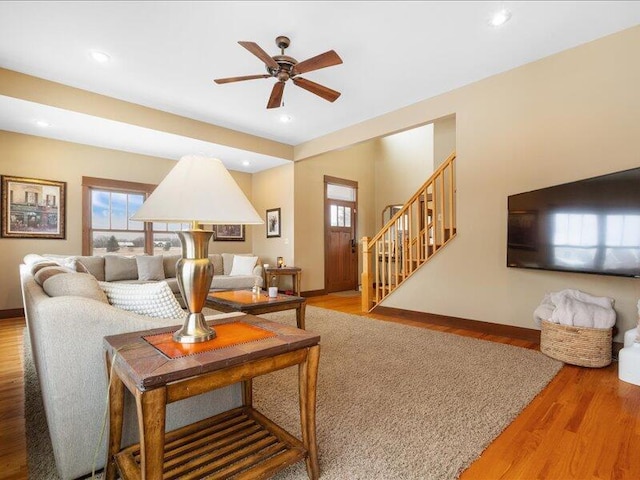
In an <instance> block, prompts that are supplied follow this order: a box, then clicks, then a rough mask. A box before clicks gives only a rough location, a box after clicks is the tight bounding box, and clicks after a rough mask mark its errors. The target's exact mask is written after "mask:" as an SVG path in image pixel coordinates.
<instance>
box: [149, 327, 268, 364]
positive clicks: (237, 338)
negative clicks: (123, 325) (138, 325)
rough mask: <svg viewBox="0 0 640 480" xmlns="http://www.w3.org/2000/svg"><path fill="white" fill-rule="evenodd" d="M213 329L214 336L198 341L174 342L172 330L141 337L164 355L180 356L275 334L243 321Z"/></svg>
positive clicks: (252, 340)
mask: <svg viewBox="0 0 640 480" xmlns="http://www.w3.org/2000/svg"><path fill="white" fill-rule="evenodd" d="M214 329H215V331H216V337H215V338H214V339H212V340H208V341H206V342H200V343H179V342H176V341H174V340H173V332H168V333H160V334H158V335H147V336H146V337H142V338H144V339H145V340H146V341H147V342H148V343H150V344H151V345H153V346H154V347H155V348H156V349H158V350H160V351H161V352H162V353H163V354H164V355H165V356H167V357H169V358H180V357H186V356H188V355H196V354H198V353H202V352H208V351H211V350H218V349H221V348H226V347H232V346H234V345H240V344H243V343H249V342H255V341H257V340H263V339H265V338H270V337H275V336H276V334H275V333H274V332H271V331H269V330H265V329H264V328H260V327H256V326H255V325H249V324H248V323H244V322H231V323H223V324H221V325H216V326H215V327H214Z"/></svg>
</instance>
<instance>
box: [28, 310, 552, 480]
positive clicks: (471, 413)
mask: <svg viewBox="0 0 640 480" xmlns="http://www.w3.org/2000/svg"><path fill="white" fill-rule="evenodd" d="M265 316H267V317H269V318H272V319H276V320H278V321H282V322H286V323H290V324H292V325H294V324H295V314H294V312H292V311H287V312H279V313H273V314H268V315H265ZM306 322H307V328H308V329H309V330H311V331H315V332H318V333H320V334H321V345H322V348H321V354H320V370H319V379H318V409H317V424H318V426H317V431H318V448H319V452H320V468H321V476H320V477H321V479H325V480H345V479H385V480H388V479H402V480H406V479H455V478H457V477H458V476H459V475H460V473H461V472H462V471H463V470H464V469H465V468H466V467H468V466H469V465H470V464H471V463H472V462H473V461H474V460H475V459H476V458H478V457H479V456H480V454H481V453H482V451H483V450H484V449H485V448H486V447H487V446H488V445H489V443H491V442H492V441H493V439H495V438H496V437H497V436H498V434H499V433H500V432H501V431H502V430H503V429H504V428H505V427H506V426H507V425H508V424H509V423H510V422H511V421H512V420H513V419H514V418H515V417H516V416H517V415H518V413H519V412H520V411H521V410H522V409H523V408H524V407H525V406H526V405H527V404H528V403H529V402H530V401H531V400H532V399H533V398H534V397H535V396H536V395H537V394H538V393H539V392H540V391H541V390H542V389H543V388H544V387H545V386H546V385H547V384H548V383H549V381H550V380H551V379H552V378H553V377H554V376H555V374H556V373H557V372H558V371H559V369H560V368H561V366H562V364H561V363H560V362H557V361H555V360H552V359H550V358H548V357H546V356H544V355H542V354H541V353H539V352H537V351H532V350H527V349H524V348H519V347H513V346H509V345H502V344H498V343H492V342H487V341H483V340H476V339H471V338H466V337H461V336H457V335H451V334H446V333H441V332H435V331H431V330H427V329H422V328H417V327H410V326H406V325H400V324H395V323H390V322H383V321H377V320H372V319H368V318H366V317H360V316H356V315H347V314H343V313H339V312H335V311H331V310H325V309H321V308H317V307H307V318H306ZM25 360H26V361H25V375H26V387H25V388H26V399H27V401H26V411H27V412H26V417H27V439H28V458H29V468H30V471H31V475H30V478H31V479H35V480H44V479H47V480H48V479H55V478H57V477H56V476H55V469H54V467H53V460H52V454H51V447H50V445H47V444H48V443H49V442H48V438H47V433H46V425H45V423H46V422H45V421H44V416H43V414H42V404H41V402H39V401H38V397H39V395H36V391H37V389H38V385H37V379H35V372H34V369H33V364H32V362H31V360H30V358H29V355H27V354H25ZM254 399H255V404H256V407H257V408H258V409H259V410H261V411H262V412H263V413H265V414H266V415H267V416H268V417H270V418H271V419H273V420H274V421H276V422H277V423H279V424H280V425H281V426H283V427H284V428H286V429H287V430H289V431H290V432H291V433H293V434H294V435H297V436H299V435H300V427H299V417H298V393H297V369H295V368H289V369H286V370H283V371H280V372H275V373H272V374H269V375H266V376H263V377H259V378H257V379H256V380H255V381H254ZM275 478H277V479H280V480H284V479H286V480H290V479H296V480H297V479H305V478H307V476H306V471H305V469H304V466H303V465H302V464H298V465H294V466H292V467H289V468H288V469H287V470H285V471H283V472H281V473H280V474H278V475H277V476H276V477H275Z"/></svg>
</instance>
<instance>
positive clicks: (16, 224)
mask: <svg viewBox="0 0 640 480" xmlns="http://www.w3.org/2000/svg"><path fill="white" fill-rule="evenodd" d="M66 189H67V184H66V182H57V181H53V180H41V179H36V178H23V177H11V176H8V175H3V176H2V236H3V237H5V238H53V239H64V238H66V228H65V227H66V217H65V215H66V212H65V199H66Z"/></svg>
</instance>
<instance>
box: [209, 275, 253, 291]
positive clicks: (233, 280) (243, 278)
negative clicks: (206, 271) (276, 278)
mask: <svg viewBox="0 0 640 480" xmlns="http://www.w3.org/2000/svg"><path fill="white" fill-rule="evenodd" d="M256 284H258V285H262V279H261V278H260V277H256V276H255V275H238V276H235V277H232V276H231V275H214V276H213V279H212V280H211V288H212V289H229V288H233V289H236V288H251V287H253V286H254V285H256Z"/></svg>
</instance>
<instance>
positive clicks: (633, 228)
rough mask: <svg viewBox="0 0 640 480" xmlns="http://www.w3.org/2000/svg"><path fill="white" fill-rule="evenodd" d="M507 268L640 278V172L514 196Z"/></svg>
mask: <svg viewBox="0 0 640 480" xmlns="http://www.w3.org/2000/svg"><path fill="white" fill-rule="evenodd" d="M508 206H509V217H508V222H507V223H508V226H507V266H508V267H518V268H536V269H542V270H556V271H564V272H580V273H595V274H601V275H618V276H623V277H640V168H634V169H631V170H625V171H623V172H616V173H611V174H608V175H602V176H600V177H594V178H588V179H586V180H579V181H577V182H571V183H565V184H562V185H555V186H552V187H548V188H542V189H540V190H534V191H531V192H526V193H519V194H517V195H511V196H509V198H508Z"/></svg>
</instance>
